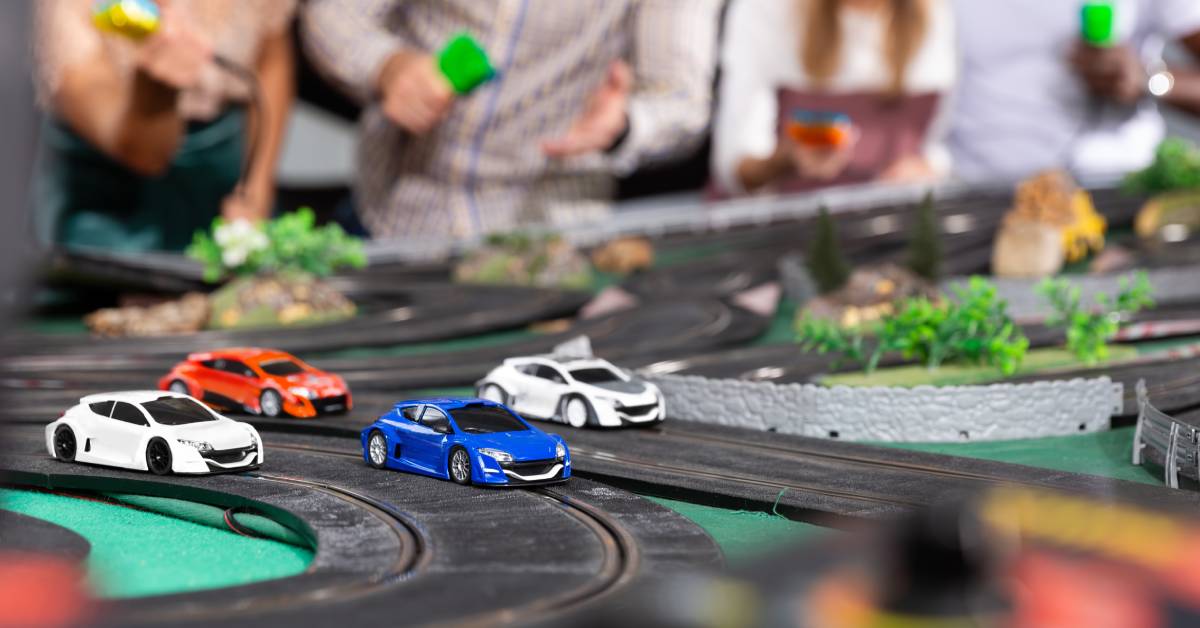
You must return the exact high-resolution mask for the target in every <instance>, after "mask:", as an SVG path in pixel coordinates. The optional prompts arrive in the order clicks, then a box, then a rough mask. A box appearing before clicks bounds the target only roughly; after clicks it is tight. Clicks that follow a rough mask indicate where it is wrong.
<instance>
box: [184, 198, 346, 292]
mask: <svg viewBox="0 0 1200 628" xmlns="http://www.w3.org/2000/svg"><path fill="white" fill-rule="evenodd" d="M187 255H188V257H191V258H192V259H194V260H196V261H198V262H200V263H201V264H204V280H205V281H210V282H215V281H219V280H220V279H222V278H224V277H226V276H228V275H243V276H244V275H254V274H258V273H293V272H298V273H308V274H311V275H315V276H317V277H327V276H329V275H331V274H333V272H334V271H336V270H338V269H339V268H346V267H350V268H362V267H364V266H366V264H367V258H366V254H365V253H364V252H363V246H362V241H361V240H360V239H358V238H355V237H353V236H350V235H347V234H346V232H345V231H343V230H342V228H341V227H340V226H338V225H336V224H332V223H331V224H327V225H324V226H320V227H318V226H317V225H316V216H314V215H313V211H312V210H311V209H309V208H308V207H301V208H300V209H298V210H297V211H295V212H291V213H287V214H284V215H282V216H280V217H278V218H276V219H274V220H270V221H267V222H264V223H261V224H255V223H252V222H249V221H245V220H237V221H232V222H231V221H227V220H225V219H224V218H217V219H215V220H213V225H212V230H211V235H210V234H209V233H206V232H204V231H197V232H196V234H195V236H193V238H192V244H191V246H189V247H188V249H187Z"/></svg>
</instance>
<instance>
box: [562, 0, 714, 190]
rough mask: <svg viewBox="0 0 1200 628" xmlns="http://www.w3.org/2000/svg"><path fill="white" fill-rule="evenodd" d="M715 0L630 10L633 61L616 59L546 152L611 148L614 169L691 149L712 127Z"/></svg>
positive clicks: (659, 2) (661, 2) (655, 3)
mask: <svg viewBox="0 0 1200 628" xmlns="http://www.w3.org/2000/svg"><path fill="white" fill-rule="evenodd" d="M719 9H720V3H719V2H718V1H717V0H647V1H646V2H642V3H641V4H639V5H638V6H637V8H636V12H637V13H636V15H634V17H633V31H632V32H631V33H630V39H631V41H632V51H631V59H630V61H631V64H630V63H626V62H625V61H620V60H618V61H615V62H613V63H612V64H611V65H610V67H609V69H608V72H607V74H606V75H605V79H604V82H603V83H602V84H601V85H599V86H598V87H597V88H596V91H595V92H593V93H592V95H591V97H590V98H589V99H588V100H587V102H586V103H585V105H584V109H583V111H582V112H580V114H579V116H578V117H577V118H576V119H575V121H574V122H573V123H572V124H571V126H570V127H569V128H568V129H567V131H566V132H565V133H563V134H562V135H561V136H559V137H554V138H548V139H544V140H542V143H541V147H542V152H543V153H545V154H546V155H547V156H548V157H551V158H566V157H573V156H577V155H586V154H590V153H597V152H607V153H608V157H609V161H610V163H611V165H612V167H613V169H614V170H615V171H616V172H617V173H625V172H630V171H632V170H633V169H634V168H635V167H637V166H638V165H641V164H645V163H649V162H653V161H658V160H663V159H666V158H669V157H671V156H674V155H679V154H683V153H686V152H687V151H688V150H690V149H692V148H694V147H695V146H697V145H698V144H699V143H700V141H701V139H702V138H703V135H704V130H705V128H706V127H707V126H708V121H709V117H710V115H711V106H712V77H713V71H714V69H715V67H714V62H715V56H716V35H717V16H718V12H719Z"/></svg>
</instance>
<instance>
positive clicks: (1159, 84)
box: [1146, 61, 1175, 98]
mask: <svg viewBox="0 0 1200 628" xmlns="http://www.w3.org/2000/svg"><path fill="white" fill-rule="evenodd" d="M1146 74H1148V75H1149V76H1150V78H1149V79H1147V80H1146V91H1148V92H1150V95H1151V96H1153V97H1155V98H1163V97H1165V96H1166V95H1167V94H1170V93H1171V90H1173V89H1175V75H1174V74H1171V71H1170V70H1169V69H1167V64H1165V63H1163V62H1161V61H1160V62H1158V63H1155V64H1154V65H1152V66H1151V67H1149V68H1147V72H1146Z"/></svg>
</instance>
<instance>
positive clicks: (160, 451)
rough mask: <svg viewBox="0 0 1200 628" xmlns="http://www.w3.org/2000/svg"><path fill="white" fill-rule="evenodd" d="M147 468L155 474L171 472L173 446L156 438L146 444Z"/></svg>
mask: <svg viewBox="0 0 1200 628" xmlns="http://www.w3.org/2000/svg"><path fill="white" fill-rule="evenodd" d="M146 468H148V469H150V472H151V473H153V474H154V475H166V474H168V473H170V472H171V446H170V445H168V444H167V441H165V440H163V439H161V438H155V439H153V440H151V441H150V442H149V443H147V444H146Z"/></svg>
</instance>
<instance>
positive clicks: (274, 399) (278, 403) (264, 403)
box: [258, 388, 283, 418]
mask: <svg viewBox="0 0 1200 628" xmlns="http://www.w3.org/2000/svg"><path fill="white" fill-rule="evenodd" d="M258 410H259V412H262V414H263V416H269V417H272V418H274V417H277V416H280V415H282V414H283V397H280V396H279V393H277V392H275V391H274V390H271V389H270V388H268V389H266V390H264V391H262V395H260V396H259V397H258Z"/></svg>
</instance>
